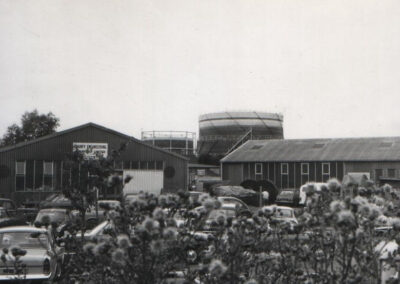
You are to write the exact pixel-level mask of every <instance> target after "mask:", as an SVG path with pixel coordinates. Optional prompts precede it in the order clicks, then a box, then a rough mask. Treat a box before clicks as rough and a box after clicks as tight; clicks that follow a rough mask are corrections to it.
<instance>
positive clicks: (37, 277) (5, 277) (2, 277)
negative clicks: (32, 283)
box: [0, 274, 51, 281]
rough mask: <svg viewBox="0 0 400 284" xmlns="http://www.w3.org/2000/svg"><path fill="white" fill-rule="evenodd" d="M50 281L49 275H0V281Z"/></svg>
mask: <svg viewBox="0 0 400 284" xmlns="http://www.w3.org/2000/svg"><path fill="white" fill-rule="evenodd" d="M17 279H21V280H50V279H51V274H50V275H45V274H27V275H13V274H7V275H0V281H7V280H8V281H10V280H17Z"/></svg>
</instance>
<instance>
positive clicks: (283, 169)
mask: <svg viewBox="0 0 400 284" xmlns="http://www.w3.org/2000/svg"><path fill="white" fill-rule="evenodd" d="M288 173H289V165H288V164H287V163H282V164H281V175H287V174H288Z"/></svg>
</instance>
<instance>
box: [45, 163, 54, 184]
mask: <svg viewBox="0 0 400 284" xmlns="http://www.w3.org/2000/svg"><path fill="white" fill-rule="evenodd" d="M53 176H54V164H53V162H43V190H47V191H49V190H53Z"/></svg>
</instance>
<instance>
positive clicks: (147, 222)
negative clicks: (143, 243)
mask: <svg viewBox="0 0 400 284" xmlns="http://www.w3.org/2000/svg"><path fill="white" fill-rule="evenodd" d="M142 226H143V227H144V229H145V230H146V231H147V232H149V233H152V232H154V231H155V230H157V229H158V228H159V227H160V223H158V222H157V221H155V220H154V219H152V218H150V217H146V219H144V221H143V222H142Z"/></svg>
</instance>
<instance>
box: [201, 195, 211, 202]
mask: <svg viewBox="0 0 400 284" xmlns="http://www.w3.org/2000/svg"><path fill="white" fill-rule="evenodd" d="M208 198H210V195H209V194H208V193H202V194H201V195H200V196H199V202H200V203H203V201H204V200H206V199H208Z"/></svg>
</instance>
